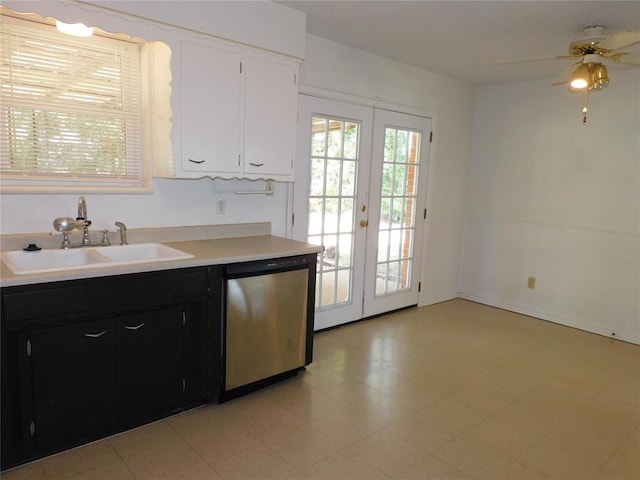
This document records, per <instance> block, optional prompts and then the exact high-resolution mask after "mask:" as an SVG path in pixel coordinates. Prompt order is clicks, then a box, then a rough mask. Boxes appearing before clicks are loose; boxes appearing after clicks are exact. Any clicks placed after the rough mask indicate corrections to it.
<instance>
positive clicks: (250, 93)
mask: <svg viewBox="0 0 640 480" xmlns="http://www.w3.org/2000/svg"><path fill="white" fill-rule="evenodd" d="M296 77H297V65H294V64H293V63H282V62H278V61H275V60H273V59H270V58H268V57H265V56H260V57H255V56H247V57H246V59H245V91H244V101H245V103H244V162H243V169H244V170H243V171H244V173H245V174H246V175H247V176H251V177H257V178H274V179H277V178H281V177H283V176H286V177H288V178H289V179H290V180H293V178H292V177H293V156H294V148H295V128H296V106H297V98H298V96H297V93H298V86H297V78H296Z"/></svg>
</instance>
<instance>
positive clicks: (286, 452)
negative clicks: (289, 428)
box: [267, 425, 344, 469]
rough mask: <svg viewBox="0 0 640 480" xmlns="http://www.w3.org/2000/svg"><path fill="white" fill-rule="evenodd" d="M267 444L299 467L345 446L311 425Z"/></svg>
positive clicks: (305, 465)
mask: <svg viewBox="0 0 640 480" xmlns="http://www.w3.org/2000/svg"><path fill="white" fill-rule="evenodd" d="M267 445H269V447H270V448H271V449H272V450H273V451H275V452H276V453H278V454H279V455H280V456H282V457H283V458H284V459H285V460H286V461H287V462H289V463H290V464H291V465H293V466H294V467H296V468H299V469H302V468H305V467H308V466H310V465H312V464H314V463H316V462H318V461H319V460H322V459H323V458H326V457H328V456H330V455H332V454H334V453H336V452H338V451H340V450H342V449H343V448H344V447H343V446H342V445H340V444H339V443H338V442H337V441H335V440H333V439H332V438H330V437H329V436H327V435H325V434H324V433H322V432H321V431H319V430H318V429H316V428H315V427H312V426H310V425H307V426H306V427H305V428H303V429H300V430H297V431H295V432H291V435H289V436H287V437H285V438H281V439H280V440H279V441H278V442H267Z"/></svg>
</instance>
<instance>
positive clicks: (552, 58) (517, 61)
mask: <svg viewBox="0 0 640 480" xmlns="http://www.w3.org/2000/svg"><path fill="white" fill-rule="evenodd" d="M558 58H566V57H565V56H564V55H561V56H559V57H540V58H526V59H523V60H502V61H498V62H491V65H496V66H497V65H515V64H517V63H530V62H531V63H532V62H546V61H547V60H556V59H558ZM568 58H572V57H568Z"/></svg>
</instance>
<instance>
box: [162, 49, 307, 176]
mask: <svg viewBox="0 0 640 480" xmlns="http://www.w3.org/2000/svg"><path fill="white" fill-rule="evenodd" d="M297 74H298V63H297V62H296V61H295V60H290V59H288V58H286V57H281V56H278V55H274V54H271V53H267V52H264V53H262V52H256V51H255V50H253V49H249V48H245V47H240V46H235V45H230V46H227V45H224V46H221V45H217V44H215V45H214V44H213V43H205V42H203V43H197V42H187V41H183V42H182V46H181V52H180V78H181V80H180V95H179V98H180V101H179V106H180V118H179V121H178V122H174V128H177V129H178V133H179V138H180V147H179V149H178V150H179V152H178V154H179V159H177V161H176V162H175V177H178V178H199V177H204V176H210V177H220V178H247V179H273V180H277V181H285V182H287V181H293V173H294V170H293V156H294V147H295V128H296V108H297V104H296V102H297V93H298V86H297ZM174 113H175V112H174Z"/></svg>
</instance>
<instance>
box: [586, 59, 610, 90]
mask: <svg viewBox="0 0 640 480" xmlns="http://www.w3.org/2000/svg"><path fill="white" fill-rule="evenodd" d="M608 85H609V73H608V72H607V67H606V66H604V65H602V64H601V63H599V64H597V65H596V66H595V67H594V68H593V69H591V78H590V79H589V89H590V90H602V89H603V88H605V87H606V86H608Z"/></svg>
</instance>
